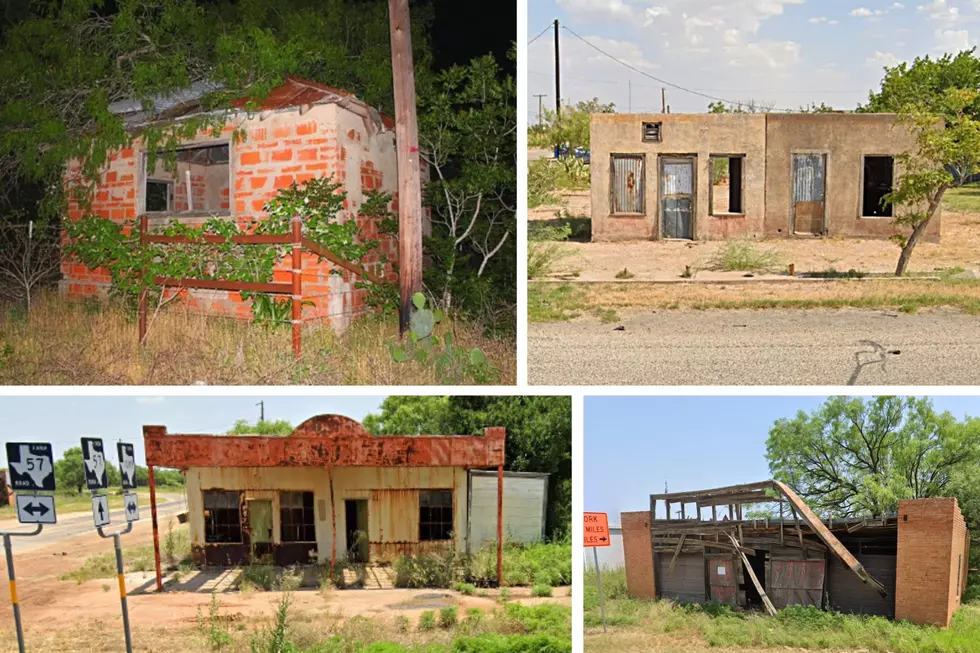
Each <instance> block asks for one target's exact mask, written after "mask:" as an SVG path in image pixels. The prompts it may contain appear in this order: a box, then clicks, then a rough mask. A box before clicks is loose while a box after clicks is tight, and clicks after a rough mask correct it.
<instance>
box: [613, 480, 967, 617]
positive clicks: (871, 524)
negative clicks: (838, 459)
mask: <svg viewBox="0 0 980 653" xmlns="http://www.w3.org/2000/svg"><path fill="white" fill-rule="evenodd" d="M777 504H778V510H777V509H776V505H777ZM760 505H767V506H769V507H770V508H771V510H769V511H767V514H768V515H770V516H765V517H761V518H759V517H752V518H750V517H749V516H748V514H747V513H748V507H749V506H751V507H753V508H757V507H758V506H760ZM753 514H758V513H756V512H753ZM620 517H621V520H622V537H623V552H624V559H625V567H626V581H627V587H628V590H629V593H630V595H631V596H634V597H643V598H657V599H671V600H674V601H678V602H683V603H705V602H709V601H710V602H721V603H729V604H732V605H734V606H739V607H740V608H744V609H759V610H765V611H767V612H769V613H771V614H772V613H775V612H776V611H777V610H779V609H782V608H785V607H786V606H790V605H804V606H816V607H820V608H824V609H832V610H836V611H839V612H846V613H855V614H872V615H881V616H885V617H889V618H894V619H899V620H907V621H911V622H914V623H919V624H934V625H938V626H943V627H945V626H948V625H949V623H950V619H952V616H953V613H954V612H955V611H956V610H957V609H958V608H959V607H960V602H961V598H962V596H963V592H964V590H965V589H966V579H967V571H968V570H967V567H968V560H969V553H970V539H969V532H968V531H967V529H966V524H965V522H964V520H963V516H962V515H961V513H960V510H959V507H958V505H957V502H956V499H953V498H930V499H907V500H903V501H900V502H899V506H898V512H897V513H895V514H891V515H885V516H881V517H876V518H863V517H849V518H847V519H827V521H826V523H825V522H824V521H821V519H820V518H819V517H818V516H817V515H816V514H815V513H814V512H813V511H812V510H811V509H810V508H809V507H808V506H807V505H806V503H805V502H804V501H803V500H802V499H801V498H800V497H799V496H798V495H797V494H796V493H795V492H794V491H793V490H792V489H791V488H789V487H788V486H787V485H785V484H784V483H781V482H779V481H764V482H761V483H752V484H747V485H736V486H729V487H723V488H716V489H710V490H701V491H696V492H675V493H668V494H653V495H651V496H650V510H649V511H642V512H624V513H621V516H620Z"/></svg>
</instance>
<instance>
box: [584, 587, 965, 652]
mask: <svg viewBox="0 0 980 653" xmlns="http://www.w3.org/2000/svg"><path fill="white" fill-rule="evenodd" d="M602 592H603V597H604V599H605V608H606V624H607V627H608V628H609V633H608V634H606V635H603V634H602V631H601V623H602V622H601V617H600V612H599V598H598V590H597V587H596V577H595V573H594V572H593V571H591V570H589V571H588V572H587V573H586V574H585V587H584V590H583V594H584V598H583V601H584V609H585V625H586V628H587V633H586V648H587V649H589V650H592V649H593V644H595V647H596V648H595V650H607V649H608V650H615V648H616V647H617V645H618V644H619V643H621V642H627V641H633V640H634V639H635V637H636V636H638V635H639V636H642V637H643V638H644V642H645V645H646V646H647V647H648V648H650V649H654V650H657V649H666V650H672V649H677V650H700V649H702V648H703V649H707V648H713V647H731V648H733V649H744V650H753V649H757V648H765V649H769V648H783V647H786V648H792V649H795V650H800V649H803V650H827V649H831V650H847V651H852V650H863V651H871V652H874V653H938V652H939V651H942V652H943V653H975V652H976V651H978V650H980V646H978V642H980V607H978V606H975V605H968V606H965V607H963V608H961V609H960V610H959V611H958V612H957V614H956V615H954V617H953V623H952V625H951V626H950V628H949V629H941V628H936V627H933V626H916V625H914V624H910V623H908V622H895V621H889V620H888V619H885V618H883V617H868V616H860V615H844V614H840V613H836V612H833V611H825V610H820V609H819V608H813V607H801V606H791V607H788V608H785V609H783V610H781V611H780V612H779V613H778V614H777V615H776V616H775V617H767V616H764V615H762V614H761V613H757V612H736V611H734V610H733V609H732V606H730V605H728V604H717V603H709V604H705V605H698V604H689V605H681V604H677V603H674V602H671V601H647V600H641V599H633V598H630V597H629V596H628V594H627V593H626V574H625V570H623V569H622V568H618V569H603V571H602Z"/></svg>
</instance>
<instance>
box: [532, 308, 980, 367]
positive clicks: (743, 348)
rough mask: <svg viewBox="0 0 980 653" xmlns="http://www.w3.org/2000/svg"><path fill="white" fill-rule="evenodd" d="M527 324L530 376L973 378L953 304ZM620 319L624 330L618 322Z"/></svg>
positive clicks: (974, 319) (974, 349)
mask: <svg viewBox="0 0 980 653" xmlns="http://www.w3.org/2000/svg"><path fill="white" fill-rule="evenodd" d="M619 316H620V321H619V322H614V323H612V324H602V323H600V322H599V321H598V320H596V319H594V318H591V317H589V318H579V319H576V320H574V321H571V322H554V323H547V324H531V325H529V327H528V347H527V349H528V376H529V382H530V383H532V384H534V385H980V317H978V316H972V315H965V314H962V313H959V312H957V311H952V310H942V311H936V312H928V313H915V314H905V313H895V312H884V311H861V310H841V311H819V310H806V311H802V310H800V311H793V310H733V311H724V310H714V311H662V310H658V311H652V310H630V311H620V313H619ZM619 327H623V328H622V330H618V328H619Z"/></svg>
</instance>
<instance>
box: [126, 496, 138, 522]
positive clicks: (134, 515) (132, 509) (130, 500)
mask: <svg viewBox="0 0 980 653" xmlns="http://www.w3.org/2000/svg"><path fill="white" fill-rule="evenodd" d="M123 508H124V511H125V513H126V521H139V520H140V506H139V502H138V501H137V500H136V493H135V492H127V493H126V494H124V495H123Z"/></svg>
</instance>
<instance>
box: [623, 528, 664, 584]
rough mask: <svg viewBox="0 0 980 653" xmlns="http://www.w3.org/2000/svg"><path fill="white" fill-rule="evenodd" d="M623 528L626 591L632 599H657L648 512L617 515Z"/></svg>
mask: <svg viewBox="0 0 980 653" xmlns="http://www.w3.org/2000/svg"><path fill="white" fill-rule="evenodd" d="M619 519H620V524H621V525H622V527H623V559H624V560H625V563H626V589H627V590H628V591H629V594H630V596H632V597H634V598H643V599H655V598H657V591H656V585H655V584H654V575H653V542H652V540H651V538H650V512H649V511H646V510H645V511H643V512H623V513H620V514H619Z"/></svg>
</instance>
